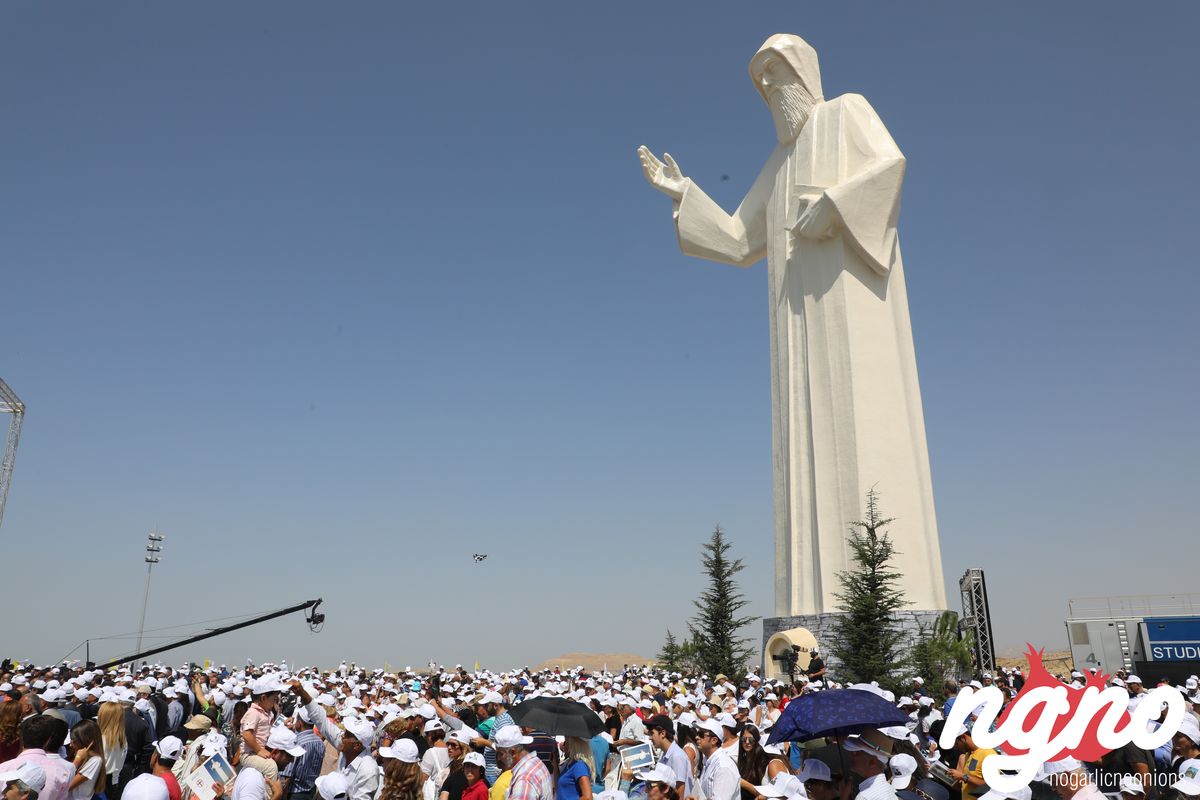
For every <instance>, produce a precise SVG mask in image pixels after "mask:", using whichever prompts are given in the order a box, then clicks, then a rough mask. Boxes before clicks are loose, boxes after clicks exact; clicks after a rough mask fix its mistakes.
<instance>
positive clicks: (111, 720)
mask: <svg viewBox="0 0 1200 800" xmlns="http://www.w3.org/2000/svg"><path fill="white" fill-rule="evenodd" d="M96 719H97V720H99V724H100V738H101V740H102V741H103V743H104V775H105V784H106V786H107V787H108V788H107V790H106V791H105V794H106V795H107V796H108V798H109V800H121V791H122V789H123V788H124V787H122V786H121V773H122V772H123V771H124V769H125V759H126V758H127V754H128V752H129V746H128V744H127V743H126V740H125V709H124V708H122V707H121V704H120V703H113V702H103V703H101V704H100V710H99V711H98V712H97V714H96Z"/></svg>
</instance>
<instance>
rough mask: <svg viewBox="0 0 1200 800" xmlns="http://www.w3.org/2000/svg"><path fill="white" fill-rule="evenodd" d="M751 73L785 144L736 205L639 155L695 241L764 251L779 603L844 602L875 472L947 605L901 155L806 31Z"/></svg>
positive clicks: (912, 569) (740, 262)
mask: <svg viewBox="0 0 1200 800" xmlns="http://www.w3.org/2000/svg"><path fill="white" fill-rule="evenodd" d="M750 75H751V78H752V80H753V81H754V84H755V88H756V89H757V90H758V91H759V93H760V95H761V96H762V97H763V99H764V100H765V101H766V102H767V104H768V106H769V107H770V109H771V116H772V118H773V120H774V122H775V129H776V137H777V139H778V141H779V146H778V147H776V148H775V150H774V152H773V153H772V154H771V156H770V158H769V159H768V160H767V163H766V165H765V166H764V167H763V170H762V172H761V173H760V174H759V176H758V178H757V179H756V180H755V182H754V185H753V186H752V187H751V188H750V190H749V192H748V193H747V194H746V197H745V198H744V199H743V201H742V203H741V205H740V206H739V207H738V209H737V210H736V211H735V212H734V213H733V214H729V213H726V212H725V211H724V210H723V209H722V208H721V207H720V206H718V205H717V204H716V203H715V202H714V201H713V200H712V199H710V198H709V197H708V196H707V195H706V194H704V192H703V191H702V190H701V189H700V187H699V186H697V185H696V183H695V181H693V180H692V179H690V178H687V177H685V176H684V174H683V172H682V171H681V170H680V169H679V165H678V164H676V163H675V160H674V159H672V158H670V157H668V156H664V158H665V159H666V163H665V164H664V163H663V162H662V161H660V160H659V159H658V158H657V157H655V156H654V155H653V154H651V153H650V152H649V150H647V149H646V148H644V147H643V148H641V149H640V150H639V156H640V158H641V163H642V169H643V172H644V173H645V175H646V178H647V179H648V180H649V181H650V183H651V184H652V185H653V186H654V187H655V188H656V189H658V190H659V191H661V192H663V193H664V194H666V195H667V196H668V197H670V198H671V200H672V212H673V214H672V216H673V218H674V223H675V230H676V235H677V238H678V240H679V246H680V249H681V250H682V251H683V252H684V253H685V254H687V255H692V256H697V257H700V258H706V259H709V260H713V261H719V262H721V263H725V264H732V265H734V266H739V267H750V266H752V265H753V264H755V263H757V262H758V261H759V260H761V259H762V258H764V257H766V259H767V273H768V275H767V282H768V291H769V300H768V307H769V313H770V330H771V354H772V407H773V410H774V413H773V419H774V425H773V429H774V430H773V444H774V447H773V450H774V453H773V455H774V463H775V464H776V465H777V468H778V469H777V474H779V475H780V479H779V480H777V481H776V482H775V489H776V496H775V507H776V509H777V513H776V527H775V533H776V552H777V553H778V554H779V556H778V558H777V563H776V575H777V580H776V601H775V607H776V611H778V612H779V613H780V614H783V615H797V614H819V613H822V612H828V611H833V610H836V609H837V608H838V607H839V605H840V603H839V601H838V599H837V593H838V592H839V587H840V586H841V581H840V580H839V579H838V576H839V574H840V573H842V572H843V571H846V570H848V569H850V568H851V566H852V565H851V563H850V561H849V552H850V550H849V548H847V547H846V546H845V524H846V523H845V521H846V520H851V519H858V518H859V516H861V513H862V508H861V503H862V493H861V492H860V491H859V489H860V487H867V486H871V485H872V484H874V483H876V482H877V481H882V483H883V485H884V486H885V487H889V488H887V489H886V490H885V491H886V495H887V504H888V510H889V512H894V514H895V516H897V517H898V518H900V519H903V520H905V536H906V541H905V547H904V550H905V552H904V553H903V554H899V555H898V556H897V558H896V559H895V560H894V561H893V563H892V568H893V569H895V570H896V571H897V572H898V573H900V574H902V575H904V576H905V595H906V597H907V598H908V600H910V601H911V602H912V603H913V607H914V608H945V607H946V596H945V589H944V588H943V587H944V581H943V578H942V567H941V555H940V552H939V547H938V536H937V523H936V520H935V518H934V504H933V490H932V481H931V479H930V471H929V457H928V447H927V445H926V440H925V426H924V422H923V419H924V417H923V413H922V410H921V398H920V389H919V386H918V381H917V368H916V356H915V353H914V350H913V343H912V327H911V324H910V322H909V313H908V300H907V294H906V291H905V285H904V275H903V265H902V260H901V257H900V245H899V241H898V238H897V231H896V225H897V219H898V217H899V213H900V190H901V187H902V184H903V179H904V171H905V160H904V156H903V154H902V153H901V152H900V150H899V148H898V147H896V144H895V142H894V141H892V138H891V136H890V135H889V134H888V133H887V129H886V128H885V127H884V125H883V122H882V121H881V120H880V119H879V117H878V115H877V114H876V113H875V111H874V109H872V108H871V106H870V104H869V103H868V102H867V101H866V99H864V98H863V97H862V96H861V95H856V94H847V95H843V96H841V97H838V98H835V99H833V100H830V101H826V100H825V98H824V95H823V92H822V87H821V74H820V68H819V66H818V61H817V54H816V52H815V51H814V50H813V49H812V47H810V46H809V45H808V44H807V43H806V42H804V41H803V40H802V39H800V38H799V37H797V36H792V35H786V34H779V35H775V36H772V37H771V38H769V39H768V40H767V41H766V42H765V43H764V44H763V46H762V47H761V48H759V51H758V52H757V53H756V54H755V55H754V58H753V59H752V60H751V62H750ZM868 365H870V366H868ZM876 366H877V367H878V368H879V371H880V372H883V373H886V376H885V377H883V378H882V381H881V382H880V381H876V380H875V379H876V378H877V377H879V375H878V373H877V372H876V370H875V368H874V367H876ZM864 368H866V369H867V370H869V371H870V373H871V375H872V380H871V382H870V386H869V387H868V386H866V385H864V384H863V381H862V380H861V377H858V376H859V374H860V371H861V370H863V369H864ZM852 376H854V377H856V378H857V379H854V380H852ZM881 384H882V385H881ZM880 441H884V442H885V443H884V444H883V445H882V447H876V446H875V445H876V444H877V443H878V442H880ZM868 442H870V443H871V445H870V446H868V445H867V444H866V443H868ZM881 475H882V476H886V477H882V478H881V477H880V476H881ZM814 476H815V479H814ZM910 536H911V538H908V537H910ZM914 593H915V596H914Z"/></svg>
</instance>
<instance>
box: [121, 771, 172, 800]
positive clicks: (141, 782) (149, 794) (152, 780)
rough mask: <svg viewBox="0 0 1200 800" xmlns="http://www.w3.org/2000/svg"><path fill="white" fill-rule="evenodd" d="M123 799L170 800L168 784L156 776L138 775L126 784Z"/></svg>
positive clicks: (122, 793)
mask: <svg viewBox="0 0 1200 800" xmlns="http://www.w3.org/2000/svg"><path fill="white" fill-rule="evenodd" d="M121 797H122V798H128V799H129V800H170V793H169V792H167V783H166V781H164V780H163V779H162V778H159V777H157V776H155V775H138V776H137V777H136V778H134V779H133V780H131V781H130V782H129V783H127V784H125V790H124V791H123V792H121Z"/></svg>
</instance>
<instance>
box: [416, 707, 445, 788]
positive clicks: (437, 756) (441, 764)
mask: <svg viewBox="0 0 1200 800" xmlns="http://www.w3.org/2000/svg"><path fill="white" fill-rule="evenodd" d="M422 732H423V733H424V734H425V741H427V742H428V743H429V747H428V748H426V750H425V753H424V754H423V755H422V756H421V772H423V773H425V777H426V778H428V779H429V780H431V781H433V786H434V789H435V790H437V791H441V786H442V782H443V781H444V780H445V779H446V772H447V767H449V766H450V760H451V759H450V748H449V747H448V746H447V744H446V726H445V725H443V724H442V723H441V722H439V721H438V720H436V719H431V720H429V721H428V722H426V723H425V725H424V727H423V729H422Z"/></svg>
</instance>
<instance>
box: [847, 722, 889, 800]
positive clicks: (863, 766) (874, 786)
mask: <svg viewBox="0 0 1200 800" xmlns="http://www.w3.org/2000/svg"><path fill="white" fill-rule="evenodd" d="M842 748H843V749H844V750H845V751H846V754H847V765H848V766H849V767H850V771H851V772H853V773H854V774H855V775H858V776H859V777H861V778H862V779H863V780H862V782H861V783H859V785H858V794H856V795H855V798H856V800H896V789H895V788H894V787H893V786H892V785H891V784H890V783H888V779H887V775H886V774H885V773H886V766H887V763H888V759H889V758H891V748H890V746H889V742H888V737H886V736H884V735H883V734H881V733H879V732H878V731H875V730H868V731H867V732H865V733H863V734H861V735H859V736H850V737H847V738H846V741H845V743H844V744H843V745H842Z"/></svg>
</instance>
